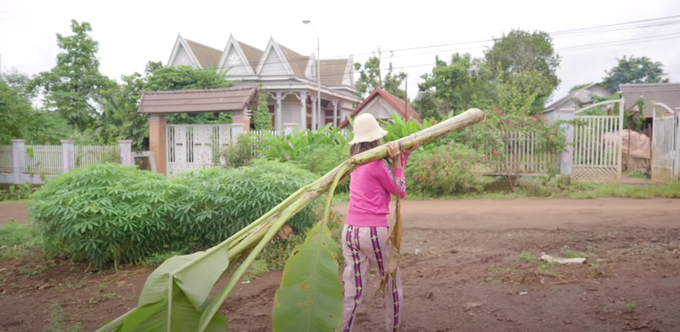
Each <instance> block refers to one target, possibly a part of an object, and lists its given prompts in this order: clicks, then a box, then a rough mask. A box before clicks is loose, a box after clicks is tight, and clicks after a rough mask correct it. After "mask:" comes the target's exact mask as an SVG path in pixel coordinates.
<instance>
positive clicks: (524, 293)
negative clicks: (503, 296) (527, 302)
mask: <svg viewBox="0 0 680 332" xmlns="http://www.w3.org/2000/svg"><path fill="white" fill-rule="evenodd" d="M527 294H529V292H519V295H527Z"/></svg>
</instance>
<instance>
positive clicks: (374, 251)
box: [340, 225, 404, 332]
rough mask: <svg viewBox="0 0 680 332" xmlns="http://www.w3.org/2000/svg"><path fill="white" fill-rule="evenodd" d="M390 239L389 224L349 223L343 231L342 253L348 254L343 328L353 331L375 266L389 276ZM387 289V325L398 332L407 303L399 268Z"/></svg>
mask: <svg viewBox="0 0 680 332" xmlns="http://www.w3.org/2000/svg"><path fill="white" fill-rule="evenodd" d="M388 238H389V229H388V227H357V226H350V225H345V227H344V229H343V231H342V240H343V244H342V253H343V256H344V257H345V269H344V272H343V274H342V283H343V292H344V313H343V319H342V328H341V329H340V331H342V332H350V331H352V325H353V323H354V322H355V321H356V314H357V309H358V308H359V305H360V304H361V299H362V298H363V295H364V292H365V290H366V282H367V281H368V270H369V269H370V268H371V266H375V267H376V268H377V269H378V272H379V273H380V276H381V278H382V277H384V276H385V271H386V270H387V266H388V264H387V260H388V259H389V256H390V250H391V248H390V246H389V244H388V243H387V240H388ZM385 289H386V290H385V293H384V294H383V308H384V310H385V324H386V326H387V331H390V332H396V331H397V330H398V329H399V323H400V321H401V319H400V318H401V314H402V310H401V309H402V303H404V301H403V292H402V289H401V273H400V271H399V269H397V271H396V280H394V279H390V281H388V283H387V286H386V288H385Z"/></svg>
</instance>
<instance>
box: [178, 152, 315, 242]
mask: <svg viewBox="0 0 680 332" xmlns="http://www.w3.org/2000/svg"><path fill="white" fill-rule="evenodd" d="M316 178H317V177H316V176H315V175H314V174H312V173H310V172H307V171H305V170H302V169H299V168H297V167H295V166H293V165H288V164H284V163H279V162H272V161H265V160H254V161H253V163H252V164H251V165H250V166H249V167H241V168H236V169H217V168H216V169H208V170H204V171H194V172H189V173H184V174H179V175H178V176H176V177H175V178H172V179H171V180H170V182H171V183H173V185H177V186H181V187H184V188H188V189H189V190H187V191H186V192H185V193H184V194H183V195H182V197H181V198H179V199H178V201H177V203H176V204H177V205H178V206H179V207H180V208H178V209H176V210H175V213H174V214H173V220H174V224H173V227H174V228H175V231H177V232H179V233H180V234H183V236H193V237H195V238H194V239H193V243H194V244H197V245H199V247H205V246H211V245H214V244H217V243H219V242H221V241H223V240H225V239H226V238H228V237H229V236H231V235H232V234H234V233H236V232H238V231H239V230H241V229H242V228H243V227H245V226H247V225H249V224H250V223H252V222H253V221H255V220H256V219H257V218H259V217H261V216H262V215H264V214H265V213H266V212H267V211H269V210H271V209H272V208H274V207H275V206H276V205H278V204H279V203H281V202H282V201H283V200H285V199H286V198H288V196H290V195H291V194H293V193H294V192H296V191H297V190H298V189H300V188H302V187H303V186H305V185H307V184H309V183H311V182H313V181H314V180H316ZM313 208H314V206H309V207H307V208H305V209H304V210H302V211H300V212H298V213H297V214H296V215H295V216H294V217H293V218H291V219H290V220H289V221H288V225H289V226H290V227H291V228H293V230H294V231H295V232H298V233H300V232H302V231H303V230H305V229H307V228H309V227H311V226H312V224H313V223H314V222H315V219H316V216H315V214H314V210H313Z"/></svg>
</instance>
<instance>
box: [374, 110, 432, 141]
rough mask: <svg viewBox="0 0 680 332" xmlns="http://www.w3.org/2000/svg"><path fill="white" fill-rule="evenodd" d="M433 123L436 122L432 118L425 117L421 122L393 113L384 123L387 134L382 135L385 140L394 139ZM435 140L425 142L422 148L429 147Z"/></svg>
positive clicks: (413, 132)
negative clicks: (390, 119) (389, 119)
mask: <svg viewBox="0 0 680 332" xmlns="http://www.w3.org/2000/svg"><path fill="white" fill-rule="evenodd" d="M435 123H436V122H435V120H434V119H426V120H423V123H422V124H421V123H420V122H418V121H416V120H413V119H409V120H406V119H404V118H402V117H400V116H398V115H396V114H393V115H392V121H388V122H386V123H385V131H387V135H385V137H383V140H384V141H385V142H392V141H396V140H398V139H400V138H404V137H406V136H408V135H411V134H415V133H417V132H418V131H420V130H423V129H426V128H429V127H431V126H432V125H433V124H435ZM435 142H436V141H433V142H427V143H425V144H423V145H422V148H423V149H429V148H430V147H432V146H433V145H434V144H436V143H435Z"/></svg>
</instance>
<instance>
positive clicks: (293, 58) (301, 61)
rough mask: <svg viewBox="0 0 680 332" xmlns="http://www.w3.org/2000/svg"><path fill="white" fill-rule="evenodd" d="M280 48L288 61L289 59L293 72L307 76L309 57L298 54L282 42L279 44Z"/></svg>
mask: <svg viewBox="0 0 680 332" xmlns="http://www.w3.org/2000/svg"><path fill="white" fill-rule="evenodd" d="M279 48H280V49H281V51H282V52H283V56H285V57H286V61H288V64H289V65H290V68H291V69H293V74H295V75H298V76H305V69H307V64H308V63H309V57H308V56H304V55H302V54H298V53H296V52H295V51H293V50H291V49H290V48H288V47H285V46H283V45H281V44H279Z"/></svg>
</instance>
